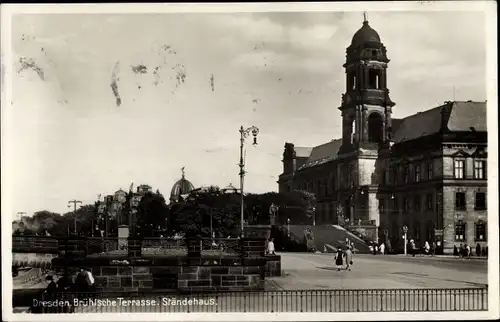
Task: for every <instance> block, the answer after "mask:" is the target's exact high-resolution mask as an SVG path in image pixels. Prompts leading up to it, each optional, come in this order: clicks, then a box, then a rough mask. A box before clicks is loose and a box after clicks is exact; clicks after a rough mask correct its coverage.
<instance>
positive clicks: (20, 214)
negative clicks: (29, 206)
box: [16, 211, 26, 221]
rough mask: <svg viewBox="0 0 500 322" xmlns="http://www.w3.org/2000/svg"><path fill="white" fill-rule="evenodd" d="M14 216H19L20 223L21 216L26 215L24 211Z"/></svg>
mask: <svg viewBox="0 0 500 322" xmlns="http://www.w3.org/2000/svg"><path fill="white" fill-rule="evenodd" d="M16 215H17V216H19V221H22V220H23V215H26V213H25V212H24V211H18V212H17V214H16Z"/></svg>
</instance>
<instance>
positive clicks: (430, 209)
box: [425, 193, 434, 211]
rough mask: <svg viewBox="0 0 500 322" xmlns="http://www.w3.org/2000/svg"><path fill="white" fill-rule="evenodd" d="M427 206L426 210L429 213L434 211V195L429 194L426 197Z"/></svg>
mask: <svg viewBox="0 0 500 322" xmlns="http://www.w3.org/2000/svg"><path fill="white" fill-rule="evenodd" d="M425 204H426V206H427V207H426V210H427V211H432V210H433V209H434V208H433V207H432V194H431V193H428V194H427V195H426V196H425Z"/></svg>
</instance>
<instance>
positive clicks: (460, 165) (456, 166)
mask: <svg viewBox="0 0 500 322" xmlns="http://www.w3.org/2000/svg"><path fill="white" fill-rule="evenodd" d="M464 168H465V160H455V161H454V163H453V176H454V178H455V179H463V178H464V177H465V176H464Z"/></svg>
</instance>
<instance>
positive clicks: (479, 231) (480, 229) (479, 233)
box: [475, 220, 486, 241]
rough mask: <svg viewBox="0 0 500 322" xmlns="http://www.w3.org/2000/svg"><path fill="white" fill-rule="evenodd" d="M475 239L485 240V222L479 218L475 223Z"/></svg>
mask: <svg viewBox="0 0 500 322" xmlns="http://www.w3.org/2000/svg"><path fill="white" fill-rule="evenodd" d="M475 231H476V238H475V239H476V241H486V224H485V223H484V222H483V221H482V220H479V221H478V222H477V223H476V229H475Z"/></svg>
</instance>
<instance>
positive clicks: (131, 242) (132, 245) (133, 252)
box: [128, 236, 142, 257]
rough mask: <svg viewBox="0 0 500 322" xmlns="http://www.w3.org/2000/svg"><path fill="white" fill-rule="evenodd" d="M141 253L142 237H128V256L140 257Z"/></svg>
mask: <svg viewBox="0 0 500 322" xmlns="http://www.w3.org/2000/svg"><path fill="white" fill-rule="evenodd" d="M141 255H142V238H141V237H137V236H136V237H134V236H129V237H128V256H129V257H141Z"/></svg>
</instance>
